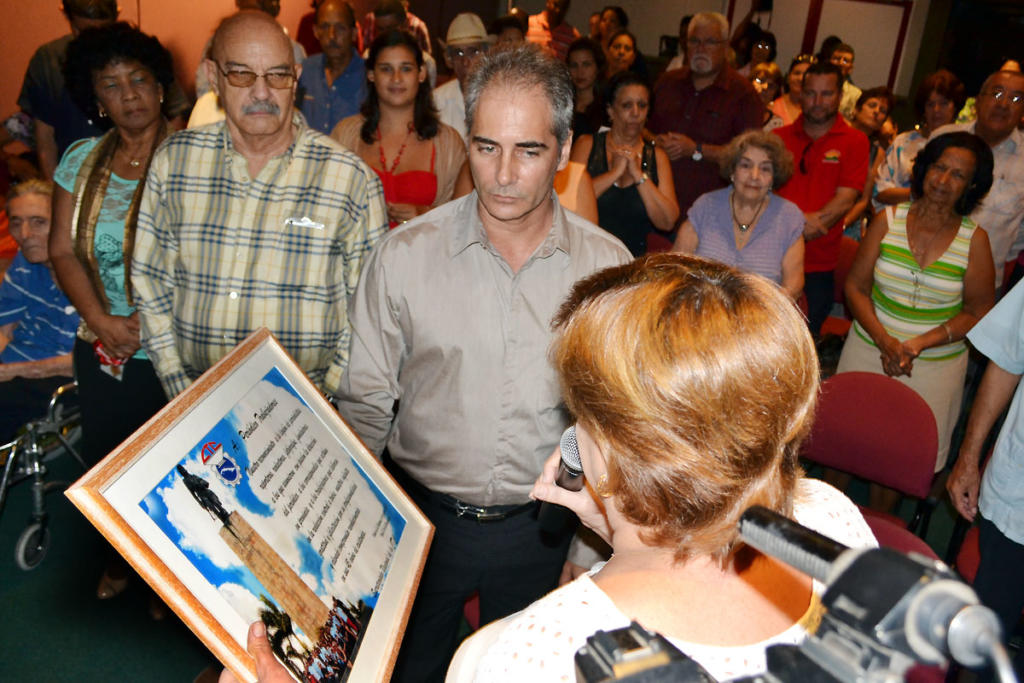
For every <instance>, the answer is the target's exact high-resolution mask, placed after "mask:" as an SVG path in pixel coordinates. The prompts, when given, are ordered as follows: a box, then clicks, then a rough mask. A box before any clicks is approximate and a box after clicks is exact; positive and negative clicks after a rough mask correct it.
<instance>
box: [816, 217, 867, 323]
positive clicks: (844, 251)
mask: <svg viewBox="0 0 1024 683" xmlns="http://www.w3.org/2000/svg"><path fill="white" fill-rule="evenodd" d="M859 246H860V242H858V241H857V240H855V239H853V238H852V237H847V236H846V235H843V239H842V241H841V242H840V243H839V263H837V264H836V270H835V289H834V290H833V296H834V297H835V300H836V303H839V304H842V305H843V310H845V311H846V317H845V318H837V317H835V316H833V315H830V316H829V317H827V318H825V322H823V323H822V324H821V336H822V337H824V336H825V335H827V334H834V335H836V336H839V337H845V336H846V334H847V333H848V332H849V331H850V326H851V325H852V324H853V320H852V318H853V314H851V313H850V309H848V308H847V307H846V276H847V275H849V274H850V268H851V267H852V266H853V259H854V257H855V256H856V255H857V248H858V247H859Z"/></svg>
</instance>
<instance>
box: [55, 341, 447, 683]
mask: <svg viewBox="0 0 1024 683" xmlns="http://www.w3.org/2000/svg"><path fill="white" fill-rule="evenodd" d="M67 496H68V497H69V498H70V499H71V501H72V502H73V503H74V504H75V505H76V506H77V507H78V508H79V509H80V510H81V511H82V512H83V513H84V514H85V516H86V517H87V518H88V519H89V521H90V522H92V524H93V525H95V526H96V528H97V529H99V530H100V532H101V533H103V535H104V536H106V538H107V540H109V541H110V543H111V544H113V546H114V547H115V548H116V549H117V550H118V551H119V552H120V553H121V554H122V555H124V557H125V558H126V559H127V560H128V562H129V563H131V565H132V566H133V567H134V568H135V570H136V571H137V572H138V573H139V574H140V575H141V576H142V577H143V578H144V579H145V580H146V581H147V582H148V583H149V584H150V585H151V586H152V587H153V589H154V590H155V591H156V592H157V593H158V594H159V595H160V597H161V598H163V600H164V601H165V602H166V603H167V604H168V605H169V606H170V607H171V608H172V609H173V610H174V611H175V612H176V613H177V614H178V616H179V617H181V619H182V620H183V621H185V623H186V624H188V626H189V627H190V628H191V629H192V631H193V632H195V634H196V635H197V636H198V637H199V638H200V639H201V640H202V641H203V643H205V644H206V646H207V647H209V648H210V650H211V651H212V652H213V653H214V654H215V655H216V656H217V657H218V658H219V659H220V660H221V662H223V663H224V665H225V666H226V667H227V668H229V669H230V670H231V671H232V672H234V673H235V675H236V676H237V677H238V678H239V679H240V680H249V681H252V680H255V679H256V672H255V665H254V663H253V661H252V658H251V657H250V656H249V655H248V653H247V652H246V650H245V645H246V634H247V631H248V625H249V623H251V622H253V621H256V620H262V621H263V622H264V624H266V627H267V634H268V637H269V639H270V642H271V645H272V647H273V649H274V652H275V653H276V655H277V656H278V658H279V659H280V660H281V662H282V663H283V664H284V665H285V666H286V668H288V670H289V671H290V672H291V673H292V675H293V676H295V678H296V679H298V680H303V681H307V680H308V681H320V680H327V679H330V678H332V677H333V678H336V679H339V680H346V679H348V678H349V677H351V680H353V681H382V680H387V679H388V678H389V676H390V673H391V669H392V667H393V664H394V659H395V656H396V654H397V652H398V646H399V644H400V643H401V639H402V633H403V631H404V629H405V624H406V621H407V619H408V615H409V609H410V607H411V604H412V599H413V596H414V595H415V592H416V587H417V584H418V582H419V578H420V573H421V572H422V569H423V563H424V561H425V560H426V554H427V548H428V546H429V544H430V539H431V536H432V534H433V527H432V526H431V524H430V522H428V521H427V519H426V517H424V516H423V514H422V513H420V511H419V510H418V509H417V508H416V506H415V505H414V504H413V503H412V501H411V500H410V499H409V498H408V497H407V496H406V495H405V493H404V492H403V491H402V490H401V488H400V487H399V486H398V485H397V484H396V483H395V482H394V480H393V479H392V478H391V477H390V475H389V474H388V473H387V472H386V471H385V470H384V469H383V468H382V467H381V465H380V464H379V462H378V461H377V460H376V458H374V457H373V455H372V454H371V453H370V452H369V451H367V450H366V448H365V446H363V444H362V442H361V441H360V440H359V439H358V437H356V436H355V435H354V434H353V433H352V431H351V430H350V429H349V428H348V427H347V426H346V424H345V423H344V421H343V420H342V419H341V418H340V417H339V416H338V414H337V412H336V411H335V410H334V409H333V407H332V406H331V405H330V404H329V403H328V402H327V400H326V399H324V397H323V396H322V395H321V394H320V392H319V391H318V390H317V389H316V387H315V386H314V385H313V384H312V383H311V382H310V381H309V380H308V379H307V378H306V376H305V375H304V374H303V372H302V370H301V369H299V367H298V366H297V365H296V364H295V363H294V361H292V359H291V358H290V357H289V356H288V354H287V353H286V352H285V351H284V349H282V348H281V346H280V345H279V344H278V343H277V341H276V340H275V339H274V338H273V336H272V335H271V334H270V332H269V331H267V330H265V329H261V330H258V331H256V332H254V333H253V334H252V335H250V336H249V338H247V339H246V340H245V341H244V342H242V343H241V344H239V345H238V347H236V348H235V349H234V350H233V351H232V352H231V353H229V354H228V355H227V356H226V357H224V358H223V359H222V360H221V361H220V362H219V363H217V364H216V365H215V366H214V367H212V368H210V370H209V371H208V372H206V373H205V374H203V376H202V377H200V378H199V379H198V380H197V381H196V382H195V383H193V384H192V386H190V387H189V388H188V389H187V390H186V391H185V392H183V393H182V394H181V395H180V396H178V397H177V398H175V399H174V400H173V401H171V403H170V404H168V406H167V407H166V408H164V410H162V411H161V412H160V413H158V414H157V415H156V416H154V417H153V418H152V419H151V420H149V422H147V423H146V424H145V425H143V426H142V427H141V428H139V430H138V431H136V432H135V434H133V435H132V436H131V437H130V438H128V439H127V440H126V441H125V442H124V443H122V444H121V445H120V446H119V447H118V448H117V449H116V450H114V451H113V452H112V453H110V455H108V456H107V457H106V458H104V459H103V460H102V461H101V462H100V463H99V464H97V465H96V466H95V467H94V468H93V469H92V470H90V471H89V472H88V473H87V474H86V475H85V476H84V477H82V478H81V479H80V480H79V481H78V482H76V483H75V484H74V485H72V486H71V487H70V488H69V489H68V491H67Z"/></svg>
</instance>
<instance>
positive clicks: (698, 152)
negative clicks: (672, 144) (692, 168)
mask: <svg viewBox="0 0 1024 683" xmlns="http://www.w3.org/2000/svg"><path fill="white" fill-rule="evenodd" d="M703 149H704V146H703V145H702V144H701V143H699V142H698V143H697V149H695V150H693V154H692V155H691V156H690V158H691V159H693V160H694V161H700V160H701V159H703V158H704V152H703Z"/></svg>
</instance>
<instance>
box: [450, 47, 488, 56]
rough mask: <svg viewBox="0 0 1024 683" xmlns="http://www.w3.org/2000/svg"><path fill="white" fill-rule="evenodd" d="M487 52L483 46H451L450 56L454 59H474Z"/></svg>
mask: <svg viewBox="0 0 1024 683" xmlns="http://www.w3.org/2000/svg"><path fill="white" fill-rule="evenodd" d="M485 52H487V50H486V49H484V48H482V47H450V48H448V56H449V57H451V58H452V59H473V58H475V57H479V56H480V55H482V54H484V53H485Z"/></svg>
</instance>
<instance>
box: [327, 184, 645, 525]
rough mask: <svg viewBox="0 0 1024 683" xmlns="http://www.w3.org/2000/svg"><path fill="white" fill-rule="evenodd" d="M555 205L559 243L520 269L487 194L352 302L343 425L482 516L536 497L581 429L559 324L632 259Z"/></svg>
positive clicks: (386, 248) (388, 258)
mask: <svg viewBox="0 0 1024 683" xmlns="http://www.w3.org/2000/svg"><path fill="white" fill-rule="evenodd" d="M552 197H554V193H552ZM553 201H554V202H555V206H554V220H553V225H552V228H551V232H550V234H549V235H548V237H547V238H546V239H545V240H544V242H543V243H542V244H541V245H540V246H539V247H538V248H537V250H536V252H535V253H534V254H533V256H531V257H530V259H529V260H528V261H527V262H526V264H525V265H524V266H523V267H522V268H521V269H520V270H519V272H517V273H514V272H512V269H511V268H510V267H509V265H508V263H507V262H506V261H505V260H504V259H503V258H502V257H501V255H500V254H499V253H498V251H497V250H496V249H495V248H494V247H493V246H491V244H490V242H489V241H488V239H487V235H486V233H485V232H484V229H483V224H482V223H481V221H480V217H479V214H478V213H477V211H478V209H477V196H476V193H473V194H470V195H468V196H466V197H463V198H461V199H457V200H455V201H453V202H449V203H448V204H445V205H443V206H441V207H438V208H437V209H435V210H433V211H431V212H430V213H427V214H425V215H423V216H421V217H420V218H418V219H416V220H415V221H413V222H410V223H409V224H407V225H405V226H403V227H402V228H400V229H398V230H395V231H393V232H392V233H390V234H389V235H388V236H387V237H386V238H385V239H384V240H383V241H382V242H381V243H380V245H379V246H378V248H377V249H376V250H375V251H374V253H373V254H372V256H371V257H370V259H369V261H368V262H367V263H366V266H365V268H364V269H363V272H362V275H361V276H360V280H359V287H358V289H357V291H356V294H355V297H354V299H353V300H352V302H351V305H350V313H349V314H350V323H351V326H352V349H351V356H350V359H349V366H348V369H347V371H346V372H345V375H344V376H343V378H342V382H341V388H340V389H339V392H338V398H339V402H338V409H339V411H340V413H341V415H342V417H343V418H345V420H346V421H347V422H348V423H349V425H350V426H351V427H352V429H353V430H354V431H355V432H356V434H358V435H359V436H360V437H361V438H362V439H363V441H364V442H365V443H366V445H367V446H368V447H369V448H370V450H372V451H373V452H374V453H376V454H378V455H379V454H380V453H381V452H382V451H383V450H384V447H385V445H386V446H387V447H388V451H389V452H390V454H391V457H392V458H394V460H395V462H397V463H398V464H399V465H401V466H402V467H403V468H404V469H405V470H406V471H407V472H408V473H409V474H410V475H412V476H413V477H414V478H415V479H416V480H417V481H419V482H420V483H422V484H424V485H425V486H427V487H429V488H431V489H433V490H435V491H440V492H443V493H448V494H451V495H453V496H455V497H457V498H460V499H462V500H464V501H467V502H469V503H473V504H475V505H503V504H515V503H523V502H526V501H527V500H528V495H527V494H528V493H529V491H530V488H531V487H532V485H533V482H534V480H535V479H536V478H537V476H538V474H539V473H540V470H541V466H542V465H543V463H544V460H545V459H546V458H547V457H548V456H549V455H551V452H552V451H553V450H554V448H555V445H556V444H557V443H558V439H559V436H560V435H561V432H562V430H563V429H564V428H565V426H566V424H567V422H568V416H567V414H566V412H565V409H564V406H563V404H562V400H561V397H560V394H559V388H558V380H557V378H556V376H555V373H554V370H553V369H552V368H551V365H550V364H549V362H548V356H547V353H548V345H549V343H550V341H551V336H552V335H551V319H552V317H553V316H554V314H555V312H556V310H557V309H558V306H559V305H560V304H561V303H562V300H563V299H564V298H565V297H566V295H567V294H568V292H569V289H570V288H571V287H572V285H573V283H575V282H576V281H577V280H579V279H580V278H582V277H585V276H587V275H589V274H590V273H592V272H594V271H595V270H599V269H601V268H604V267H607V266H612V265H617V264H621V263H625V262H627V261H629V260H630V259H631V258H632V257H631V255H630V253H629V251H627V250H626V248H625V247H624V246H623V245H622V243H621V242H619V241H618V240H617V239H616V238H615V237H613V236H611V235H610V234H609V233H607V232H605V231H604V230H601V229H600V228H598V227H597V226H595V225H593V224H591V223H588V222H587V221H585V220H583V219H582V218H580V217H579V216H576V215H575V214H573V213H570V212H567V211H564V210H563V209H562V208H561V207H560V206H559V204H558V201H557V199H553ZM396 401H399V404H398V407H397V412H396V410H395V402H396Z"/></svg>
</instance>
